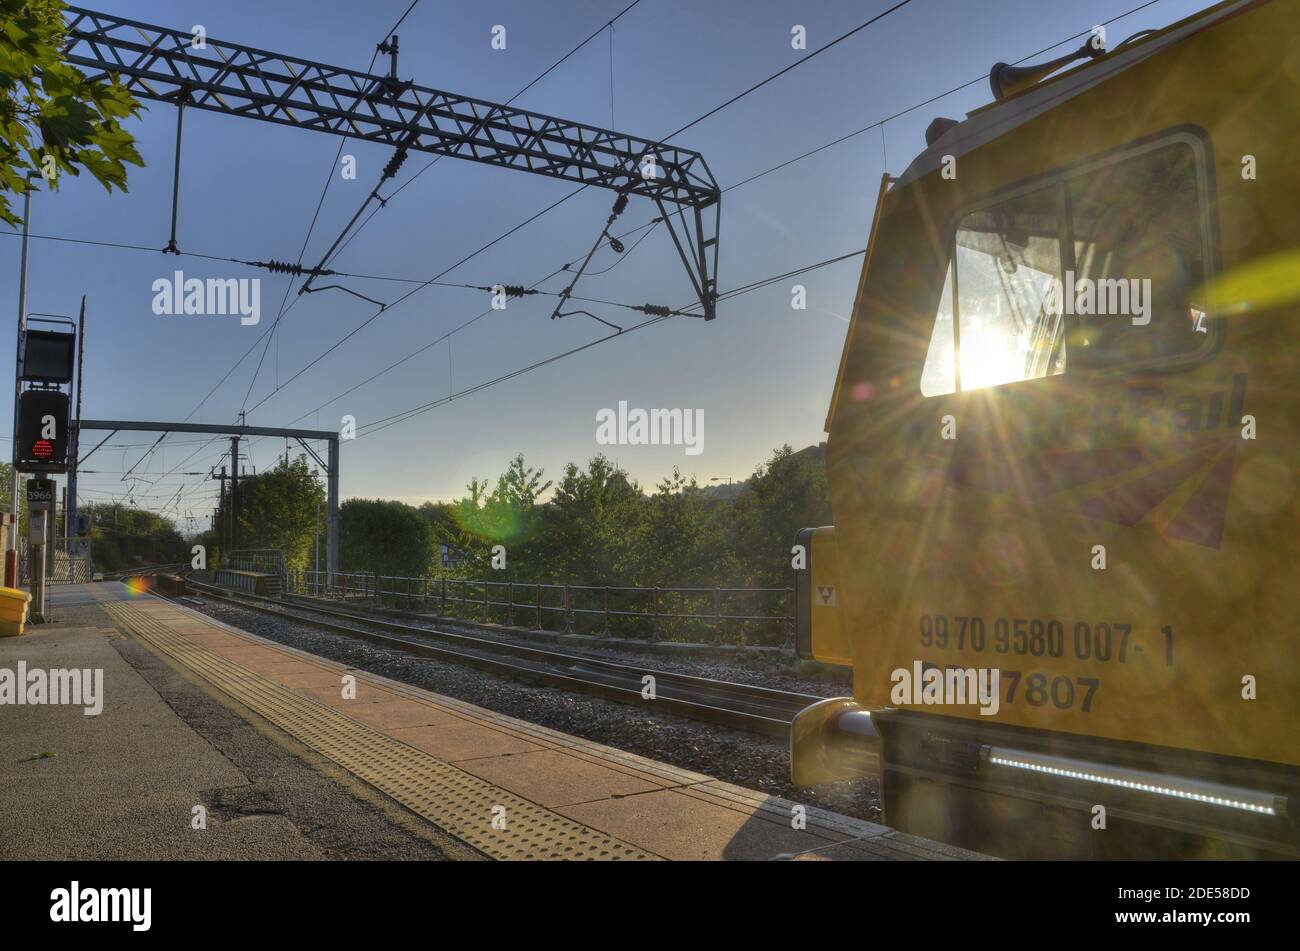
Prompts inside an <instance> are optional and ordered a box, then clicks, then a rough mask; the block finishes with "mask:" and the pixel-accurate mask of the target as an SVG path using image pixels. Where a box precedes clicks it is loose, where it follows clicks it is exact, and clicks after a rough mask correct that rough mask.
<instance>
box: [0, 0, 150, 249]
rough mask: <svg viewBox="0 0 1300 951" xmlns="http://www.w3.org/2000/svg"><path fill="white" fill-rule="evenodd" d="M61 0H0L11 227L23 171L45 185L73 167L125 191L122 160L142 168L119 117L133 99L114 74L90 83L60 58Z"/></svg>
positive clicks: (0, 112) (3, 175)
mask: <svg viewBox="0 0 1300 951" xmlns="http://www.w3.org/2000/svg"><path fill="white" fill-rule="evenodd" d="M63 9H64V5H63V3H62V0H0V219H3V220H4V221H6V222H8V223H9V224H10V225H17V224H18V223H19V222H20V221H21V219H20V218H19V217H18V215H17V214H15V213H14V211H13V209H12V208H11V207H10V204H9V200H10V196H12V195H21V194H23V193H24V192H26V190H27V183H26V177H27V174H28V172H38V173H42V174H44V176H45V178H46V179H47V180H48V181H49V182H50V187H51V188H57V187H58V182H59V178H60V176H62V175H64V174H68V175H80V174H81V169H83V168H84V169H85V170H86V171H88V172H90V174H91V175H92V176H94V178H95V179H96V180H97V181H98V182H99V183H100V184H101V185H103V186H104V188H105V189H107V190H109V191H112V190H113V188H115V187H116V188H120V189H121V190H122V191H126V166H127V165H128V164H129V165H137V166H143V164H144V162H143V161H142V160H141V158H140V155H139V153H138V152H137V151H136V149H135V139H134V138H133V137H132V136H131V134H130V133H129V132H127V131H126V130H125V129H123V128H122V125H121V121H122V120H123V119H126V118H128V117H131V116H135V115H138V114H139V112H140V108H141V107H140V104H139V103H138V102H137V101H136V100H135V98H134V97H132V95H131V94H130V92H128V91H127V88H126V87H125V86H124V85H123V84H122V83H121V82H119V81H117V80H115V79H109V80H104V81H101V82H92V81H91V80H90V79H89V78H87V77H86V75H85V74H84V73H82V72H81V70H79V69H77V68H76V67H75V66H72V65H71V64H69V63H66V62H64V61H63V53H62V50H63V44H64V32H65V31H64V22H63Z"/></svg>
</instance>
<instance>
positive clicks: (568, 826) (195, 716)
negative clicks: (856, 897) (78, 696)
mask: <svg viewBox="0 0 1300 951" xmlns="http://www.w3.org/2000/svg"><path fill="white" fill-rule="evenodd" d="M52 608H53V612H52V613H53V614H54V616H55V619H56V620H55V623H54V624H50V625H39V626H35V627H30V628H29V629H28V633H27V634H26V635H24V636H23V637H18V638H4V639H0V670H2V669H5V668H8V669H9V670H16V669H17V665H18V663H19V662H20V661H22V662H24V663H25V664H26V667H27V668H28V669H29V670H30V669H34V668H40V669H54V668H77V669H97V670H102V671H103V688H102V698H101V700H102V710H101V711H100V712H99V713H98V714H97V715H95V716H87V715H86V714H85V711H84V710H83V708H82V707H81V706H32V705H25V706H2V707H0V720H3V721H4V723H5V728H4V729H0V858H288V859H306V858H354V857H355V858H366V857H388V858H392V857H398V858H429V859H436V858H448V859H463V858H471V859H472V858H484V857H486V858H489V859H513V860H519V859H522V860H538V859H575V860H585V859H599V860H622V861H643V860H660V859H668V860H773V859H779V860H799V861H807V860H920V861H926V860H947V859H979V858H984V856H979V855H975V854H973V853H969V852H966V851H964V850H961V849H957V848H953V847H950V846H946V845H942V844H940V843H935V842H930V841H927V840H924V839H919V838H917V837H914V836H910V835H906V834H904V833H900V832H898V831H896V830H893V829H890V828H888V827H886V826H882V825H878V824H875V823H871V822H866V821H862V820H859V819H854V818H851V817H847V816H842V815H838V814H835V813H831V812H827V811H824V810H820V809H816V808H812V807H808V808H807V809H806V814H805V816H804V822H805V824H804V825H803V827H802V828H796V827H795V826H796V825H797V823H794V822H792V819H793V818H794V817H795V815H796V813H797V810H796V808H795V807H796V805H797V804H796V803H793V802H789V801H786V800H783V799H778V798H775V797H771V796H767V795H765V794H762V793H759V792H755V791H753V790H749V789H744V788H741V787H737V786H733V785H730V784H727V783H723V782H719V781H718V780H716V779H714V778H713V777H710V776H707V775H703V774H700V773H694V772H689V771H686V770H682V769H678V768H676V767H673V766H670V765H667V764H664V763H660V762H656V761H653V760H649V759H646V758H644V757H640V756H636V755H632V754H629V753H626V752H624V751H620V750H617V749H613V748H610V747H607V746H602V745H600V744H597V743H593V742H590V741H588V740H585V739H581V738H578V737H574V736H569V735H566V734H564V733H560V732H557V731H555V730H550V729H546V728H543V727H540V726H537V725H535V724H531V723H527V722H524V721H521V720H518V719H514V718H511V717H506V716H503V715H501V714H498V713H494V712H492V711H490V710H486V709H483V708H481V707H477V706H474V705H472V704H468V703H464V702H462V701H459V700H456V699H453V698H450V697H446V696H441V695H438V694H435V693H431V692H429V691H426V690H421V689H418V688H415V687H411V686H409V685H406V684H402V683H399V682H396V681H392V680H388V679H386V678H383V677H380V676H377V675H374V674H371V673H368V672H365V671H361V670H357V669H353V668H347V667H344V666H343V665H340V664H337V663H334V662H332V661H329V660H325V659H323V658H320V657H317V656H314V655H311V654H307V653H304V652H302V651H298V650H295V649H292V648H289V647H285V646H283V645H281V644H277V643H275V642H273V641H270V640H267V639H265V638H261V637H258V636H256V635H253V634H249V633H247V632H245V631H241V630H238V629H236V628H233V627H230V626H228V625H225V624H222V623H220V622H218V621H215V620H213V619H212V618H209V617H207V616H206V615H204V614H201V613H199V612H197V611H193V610H191V609H189V608H187V607H185V606H183V605H181V604H177V603H174V602H170V601H166V600H164V599H161V598H159V597H156V596H154V595H151V594H147V593H143V592H138V591H132V590H131V589H129V588H127V587H126V586H123V585H119V584H115V583H109V582H105V583H98V584H89V585H74V586H66V587H62V588H59V589H57V590H56V592H55V594H54V597H53V602H52ZM83 699H84V698H83ZM199 807H201V809H202V811H203V814H204V815H205V816H206V817H207V824H206V828H203V829H196V828H195V820H194V816H195V815H196V814H197V812H198V809H199Z"/></svg>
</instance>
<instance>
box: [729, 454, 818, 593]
mask: <svg viewBox="0 0 1300 951" xmlns="http://www.w3.org/2000/svg"><path fill="white" fill-rule="evenodd" d="M734 505H735V506H736V520H737V532H738V534H739V549H740V550H739V552H738V555H739V557H740V559H741V560H742V562H743V563H744V565H745V568H746V573H747V576H748V582H749V584H751V585H754V586H762V587H783V586H785V585H787V584H789V582H790V547H791V546H792V545H793V544H794V536H795V533H796V532H797V531H798V530H799V529H801V528H813V527H816V526H818V525H829V524H831V504H830V493H829V489H828V487H827V483H826V462H825V456H824V455H823V453H822V451H821V450H820V448H818V449H816V450H804V451H802V452H798V453H796V452H794V451H793V450H792V449H791V448H790V447H789V446H788V445H787V446H782V447H781V448H780V449H778V450H776V452H774V453H773V454H772V458H771V459H769V460H768V461H767V462H766V463H764V464H763V465H761V466H759V467H758V468H757V469H755V470H754V475H753V477H752V478H751V479H750V480H749V491H748V492H746V493H744V494H743V495H741V496H740V497H739V498H738V499H737V500H736V501H735V503H734Z"/></svg>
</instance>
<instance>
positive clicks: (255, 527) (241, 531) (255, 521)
mask: <svg viewBox="0 0 1300 951" xmlns="http://www.w3.org/2000/svg"><path fill="white" fill-rule="evenodd" d="M238 493H239V494H238V498H237V499H236V505H235V512H236V514H237V515H238V519H239V525H238V530H237V535H236V539H235V541H236V545H237V547H238V548H239V550H241V551H242V550H246V549H250V548H278V549H280V550H281V551H282V552H283V553H284V562H285V565H286V567H288V568H290V569H303V568H311V567H312V565H313V557H314V551H313V548H314V543H315V539H316V520H317V514H318V513H319V517H320V531H321V547H322V552H323V549H324V544H325V531H326V525H325V516H326V513H325V511H324V505H325V490H324V488H322V487H321V484H320V481H319V480H318V479H317V477H316V476H315V474H314V473H313V472H312V470H311V468H310V467H309V466H308V465H307V460H306V458H305V457H304V456H298V457H297V458H296V459H293V460H292V461H289V462H287V463H286V462H284V461H283V460H282V461H281V462H280V463H279V464H278V465H276V466H275V467H274V468H272V469H269V470H267V471H266V472H260V473H258V474H257V475H254V476H241V477H240V479H239V489H238ZM229 510H230V499H229V497H228V496H227V497H225V498H223V499H222V500H221V503H220V505H219V506H218V508H217V519H218V524H219V525H227V524H229V522H228V519H229ZM223 555H224V553H223ZM322 557H323V554H322Z"/></svg>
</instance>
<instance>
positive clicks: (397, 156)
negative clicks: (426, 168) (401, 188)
mask: <svg viewBox="0 0 1300 951" xmlns="http://www.w3.org/2000/svg"><path fill="white" fill-rule="evenodd" d="M406 154H407V149H406V146H404V145H402V146H399V147H398V149H397V151H396V152H394V153H393V155H392V158H390V159H389V160H388V164H387V165H385V166H384V174H383V176H382V177H381V180H382V181H385V182H386V181H388V180H389V179H390V178H392V177H393V176H394V175H396V174H397V173H398V171H399V170H400V169H401V167H402V164H403V163H404V162H405V161H406Z"/></svg>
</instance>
